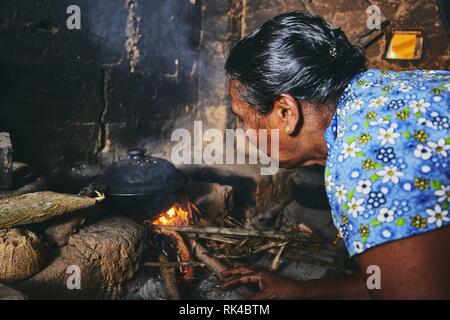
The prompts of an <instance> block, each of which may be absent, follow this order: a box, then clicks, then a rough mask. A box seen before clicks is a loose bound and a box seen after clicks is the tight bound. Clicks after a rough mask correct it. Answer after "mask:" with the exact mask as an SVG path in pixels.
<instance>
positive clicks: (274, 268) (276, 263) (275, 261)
mask: <svg viewBox="0 0 450 320" xmlns="http://www.w3.org/2000/svg"><path fill="white" fill-rule="evenodd" d="M284 248H286V245H283V246H281V248H280V250H279V251H278V253H277V255H276V256H275V258H274V259H273V261H272V264H271V265H270V271H272V272H273V271H277V270H278V268H279V267H280V263H281V261H280V260H281V255H282V254H283V251H284Z"/></svg>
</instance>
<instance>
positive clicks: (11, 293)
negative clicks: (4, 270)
mask: <svg viewBox="0 0 450 320" xmlns="http://www.w3.org/2000/svg"><path fill="white" fill-rule="evenodd" d="M27 299H28V297H27V296H26V295H24V294H23V293H22V292H20V291H17V290H14V289H13V288H10V287H7V286H5V285H4V284H1V283H0V300H27Z"/></svg>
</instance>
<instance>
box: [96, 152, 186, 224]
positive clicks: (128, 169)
mask: <svg viewBox="0 0 450 320" xmlns="http://www.w3.org/2000/svg"><path fill="white" fill-rule="evenodd" d="M145 153H146V150H145V149H132V150H129V151H128V155H129V157H130V158H129V159H127V160H122V161H118V162H116V163H114V164H113V165H112V166H111V167H109V168H107V169H106V170H105V172H104V174H103V175H101V176H100V177H98V178H97V179H96V180H95V181H94V184H93V188H94V190H97V191H100V192H103V193H104V194H105V196H106V199H105V201H104V205H105V206H107V207H108V208H109V209H110V210H113V211H115V212H120V213H123V214H150V215H151V214H157V213H159V212H160V211H162V210H165V209H167V208H169V207H170V206H171V205H172V204H173V203H174V202H176V201H177V200H178V199H179V197H180V194H181V191H182V190H183V189H184V188H185V187H186V186H187V185H188V184H189V179H188V178H187V177H186V176H185V175H184V174H183V173H182V172H181V171H180V170H178V169H177V168H175V166H174V165H173V164H172V163H170V162H169V161H167V160H165V159H161V158H157V157H151V156H150V157H146V156H145Z"/></svg>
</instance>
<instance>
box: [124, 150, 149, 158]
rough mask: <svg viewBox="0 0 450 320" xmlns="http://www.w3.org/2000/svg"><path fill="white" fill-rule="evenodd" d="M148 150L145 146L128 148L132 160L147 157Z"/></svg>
mask: <svg viewBox="0 0 450 320" xmlns="http://www.w3.org/2000/svg"><path fill="white" fill-rule="evenodd" d="M146 152H147V150H146V149H144V148H133V149H129V150H128V152H127V153H128V155H129V156H130V159H131V160H140V159H143V158H144V157H145V153H146Z"/></svg>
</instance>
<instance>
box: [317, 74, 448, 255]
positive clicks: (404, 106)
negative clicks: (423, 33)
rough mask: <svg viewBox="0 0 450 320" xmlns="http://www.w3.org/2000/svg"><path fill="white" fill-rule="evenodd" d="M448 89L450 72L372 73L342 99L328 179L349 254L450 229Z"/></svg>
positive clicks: (332, 130) (332, 131)
mask: <svg viewBox="0 0 450 320" xmlns="http://www.w3.org/2000/svg"><path fill="white" fill-rule="evenodd" d="M449 88H450V72H449V71H433V72H429V71H426V72H425V71H420V70H418V71H417V70H416V71H402V72H391V71H379V70H374V69H371V70H369V71H367V72H365V73H362V74H360V75H358V76H356V77H355V78H354V79H353V80H352V81H351V83H350V84H349V85H348V86H347V89H346V90H345V92H344V93H343V95H342V96H341V98H340V100H339V103H338V106H337V112H336V113H337V114H339V116H337V115H336V116H334V117H333V119H332V121H331V124H330V127H329V129H328V130H327V132H326V133H325V138H326V142H327V145H328V146H329V149H328V158H327V165H326V175H325V176H326V179H325V181H326V190H327V193H328V198H329V199H330V206H331V211H332V217H333V220H334V222H335V224H336V227H337V229H338V230H339V233H340V234H341V235H342V237H343V240H344V241H345V243H346V245H347V248H348V251H349V253H350V255H351V256H352V255H355V254H359V253H361V252H364V251H365V250H367V249H368V248H372V247H375V246H377V245H380V244H382V243H385V242H386V241H391V240H396V239H402V238H405V237H408V236H410V235H412V234H420V233H424V232H427V231H430V230H434V229H436V228H441V227H443V226H448V225H450V216H449V214H448V211H449V210H450V209H449V207H450V177H449V175H448V172H450V156H449V153H450V107H449V106H448V105H447V102H448V101H450V92H449V90H448V89H449ZM338 128H339V129H338ZM331 177H333V178H331Z"/></svg>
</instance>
